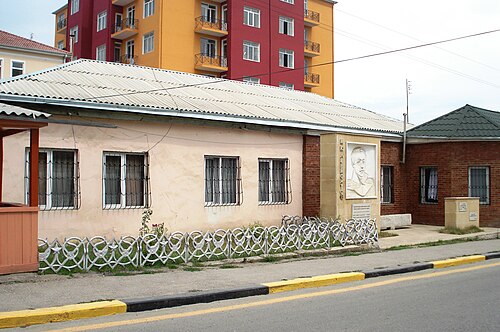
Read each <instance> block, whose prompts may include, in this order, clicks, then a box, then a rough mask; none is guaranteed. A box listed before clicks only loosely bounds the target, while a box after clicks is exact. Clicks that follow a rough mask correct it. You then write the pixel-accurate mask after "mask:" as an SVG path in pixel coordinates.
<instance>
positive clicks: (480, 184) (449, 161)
mask: <svg viewBox="0 0 500 332" xmlns="http://www.w3.org/2000/svg"><path fill="white" fill-rule="evenodd" d="M381 150H382V160H381V167H382V169H381V174H382V175H383V176H385V177H384V179H383V180H382V205H381V214H382V215H388V214H399V213H411V215H412V219H413V222H415V223H419V224H430V225H444V219H445V200H444V199H445V197H479V203H480V205H479V224H480V226H490V227H500V112H496V111H490V110H486V109H483V108H479V107H474V106H471V105H465V106H464V107H461V108H459V109H457V110H454V111H452V112H450V113H448V114H445V115H443V116H440V117H438V118H436V119H434V120H431V121H429V122H426V123H424V124H422V125H419V126H416V127H414V128H412V129H410V130H409V131H408V133H407V142H406V153H405V154H403V145H402V144H401V143H393V142H382V148H381Z"/></svg>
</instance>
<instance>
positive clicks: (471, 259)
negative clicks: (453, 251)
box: [431, 255, 486, 269]
mask: <svg viewBox="0 0 500 332" xmlns="http://www.w3.org/2000/svg"><path fill="white" fill-rule="evenodd" d="M484 260H486V256H484V255H473V256H465V257H458V258H450V259H445V260H442V261H434V262H431V263H432V264H433V265H434V268H435V269H441V268H443V267H450V266H457V265H463V264H470V263H477V262H482V261H484Z"/></svg>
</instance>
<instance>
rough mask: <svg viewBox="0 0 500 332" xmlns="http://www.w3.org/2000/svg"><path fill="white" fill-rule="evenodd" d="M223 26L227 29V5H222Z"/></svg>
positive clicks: (223, 28)
mask: <svg viewBox="0 0 500 332" xmlns="http://www.w3.org/2000/svg"><path fill="white" fill-rule="evenodd" d="M221 21H222V22H221V28H222V30H224V31H227V5H222V17H221Z"/></svg>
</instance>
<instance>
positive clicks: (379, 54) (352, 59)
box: [94, 29, 500, 99]
mask: <svg viewBox="0 0 500 332" xmlns="http://www.w3.org/2000/svg"><path fill="white" fill-rule="evenodd" d="M499 31H500V29H495V30H489V31H483V32H479V33H474V34H470V35H465V36H460V37H455V38H449V39H444V40H440V41H435V42H429V43H424V44H419V45H414V46H409V47H403V48H399V49H394V50H389V51H384V52H378V53H372V54H367V55H362V56H357V57H352V58H347V59H342V60H336V61H328V62H323V63H317V64H314V65H309V66H302V67H297V68H288V69H283V70H278V71H275V72H272V73H271V74H280V73H286V72H290V71H295V70H303V69H305V68H314V67H321V66H327V65H332V64H337V63H344V62H349V61H355V60H361V59H367V58H372V57H376V56H381V55H387V54H393V53H398V52H404V51H408V50H413V49H418V48H422V47H427V46H432V45H438V44H444V43H449V42H452V41H457V40H462V39H467V38H473V37H478V36H482V35H486V34H491V33H495V32H499ZM266 75H269V73H267V72H266V73H261V74H255V75H250V76H251V77H259V76H266ZM248 76H249V75H245V76H242V77H237V78H233V79H232V80H240V79H243V78H245V77H248ZM224 81H225V80H223V79H220V80H214V81H210V82H202V83H193V84H182V85H180V86H174V87H170V88H159V89H150V90H143V91H133V92H126V93H118V94H112V95H105V96H98V97H94V99H102V98H110V97H119V96H127V95H133V94H140V93H148V92H159V91H164V90H165V91H167V90H174V89H182V88H189V87H197V86H202V85H209V84H215V83H220V82H224Z"/></svg>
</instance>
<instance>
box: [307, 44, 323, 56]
mask: <svg viewBox="0 0 500 332" xmlns="http://www.w3.org/2000/svg"><path fill="white" fill-rule="evenodd" d="M319 54H320V47H319V43H316V42H312V41H309V40H304V55H305V56H311V57H313V56H318V55H319Z"/></svg>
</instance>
